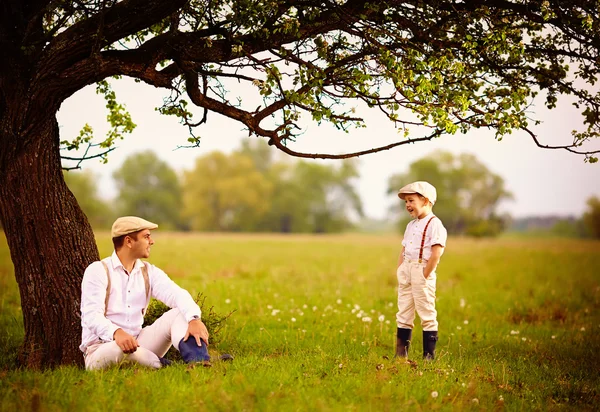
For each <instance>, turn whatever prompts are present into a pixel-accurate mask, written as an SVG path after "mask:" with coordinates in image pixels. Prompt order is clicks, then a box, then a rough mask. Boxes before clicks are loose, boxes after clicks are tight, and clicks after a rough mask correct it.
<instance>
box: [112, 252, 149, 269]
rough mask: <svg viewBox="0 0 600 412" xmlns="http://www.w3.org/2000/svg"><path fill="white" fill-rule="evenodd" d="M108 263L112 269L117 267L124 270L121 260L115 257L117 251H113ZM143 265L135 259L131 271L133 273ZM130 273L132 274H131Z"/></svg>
mask: <svg viewBox="0 0 600 412" xmlns="http://www.w3.org/2000/svg"><path fill="white" fill-rule="evenodd" d="M110 261H111V263H112V267H113V269H116V268H118V267H119V266H120V267H122V268H123V270H125V266H123V263H121V259H119V256H118V255H117V251H116V250H114V251H113V253H112V255H111V256H110ZM142 265H143V263H142V261H141V260H139V259H136V261H135V263H134V265H133V271H135V270H136V269H137V268H139V267H140V266H142ZM133 271H132V272H133Z"/></svg>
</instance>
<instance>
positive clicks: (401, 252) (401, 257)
mask: <svg viewBox="0 0 600 412" xmlns="http://www.w3.org/2000/svg"><path fill="white" fill-rule="evenodd" d="M402 262H404V246H402V250H401V251H400V256H398V267H400V265H401V264H402Z"/></svg>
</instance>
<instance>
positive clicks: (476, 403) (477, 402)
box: [471, 398, 479, 405]
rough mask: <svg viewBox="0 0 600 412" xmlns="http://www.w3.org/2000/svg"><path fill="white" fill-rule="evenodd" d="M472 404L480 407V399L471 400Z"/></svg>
mask: <svg viewBox="0 0 600 412" xmlns="http://www.w3.org/2000/svg"><path fill="white" fill-rule="evenodd" d="M471 402H472V403H474V404H475V405H479V399H477V398H473V399H471Z"/></svg>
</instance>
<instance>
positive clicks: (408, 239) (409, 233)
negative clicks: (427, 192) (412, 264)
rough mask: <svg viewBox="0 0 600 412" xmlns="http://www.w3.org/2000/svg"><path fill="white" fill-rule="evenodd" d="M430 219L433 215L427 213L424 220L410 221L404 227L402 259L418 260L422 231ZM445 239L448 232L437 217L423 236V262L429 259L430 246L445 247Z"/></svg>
mask: <svg viewBox="0 0 600 412" xmlns="http://www.w3.org/2000/svg"><path fill="white" fill-rule="evenodd" d="M432 217H433V213H429V214H428V215H427V216H425V217H424V218H422V219H414V220H411V221H410V222H409V223H408V225H406V231H405V232H404V238H403V239H402V246H404V257H405V258H406V259H410V260H417V259H419V251H420V249H421V241H422V240H423V230H424V229H425V226H426V225H427V222H429V220H430V219H432ZM447 238H448V232H447V231H446V228H445V227H444V225H443V224H442V221H441V220H440V219H438V218H437V217H436V218H434V219H433V220H432V221H431V223H430V224H429V226H428V227H427V233H426V234H425V243H424V245H423V260H425V261H427V260H429V258H430V257H431V247H432V246H434V245H441V246H442V247H446V240H447Z"/></svg>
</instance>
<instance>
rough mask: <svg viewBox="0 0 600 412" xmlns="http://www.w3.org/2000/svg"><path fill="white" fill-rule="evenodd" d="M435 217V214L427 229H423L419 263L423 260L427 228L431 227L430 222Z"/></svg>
mask: <svg viewBox="0 0 600 412" xmlns="http://www.w3.org/2000/svg"><path fill="white" fill-rule="evenodd" d="M433 219H435V215H434V216H432V217H431V219H429V220H428V221H427V224H426V225H425V229H423V237H422V238H421V250H419V263H421V262H423V246H425V234H426V233H427V228H428V227H429V224H430V223H431V221H432V220H433Z"/></svg>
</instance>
